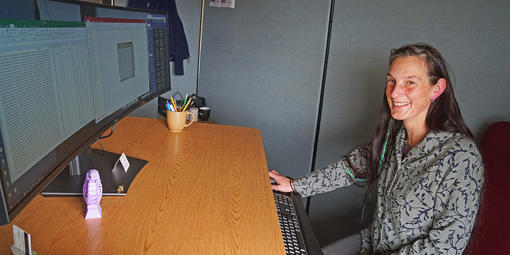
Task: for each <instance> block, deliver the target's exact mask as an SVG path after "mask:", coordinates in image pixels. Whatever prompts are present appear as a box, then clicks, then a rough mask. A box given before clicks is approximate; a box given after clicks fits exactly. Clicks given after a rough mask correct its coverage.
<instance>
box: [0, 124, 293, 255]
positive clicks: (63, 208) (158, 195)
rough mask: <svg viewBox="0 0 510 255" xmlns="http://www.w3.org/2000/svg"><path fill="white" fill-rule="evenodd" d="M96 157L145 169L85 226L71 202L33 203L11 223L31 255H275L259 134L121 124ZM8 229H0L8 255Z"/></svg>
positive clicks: (276, 231) (278, 246) (275, 231)
mask: <svg viewBox="0 0 510 255" xmlns="http://www.w3.org/2000/svg"><path fill="white" fill-rule="evenodd" d="M102 141H103V146H104V147H105V149H106V150H108V151H111V152H115V153H122V152H124V153H126V155H128V156H133V157H137V158H141V159H145V160H148V161H149V163H148V164H147V165H146V166H145V167H144V168H143V169H142V170H141V171H140V173H139V174H138V175H137V177H136V178H135V180H134V182H133V183H132V185H131V187H130V190H129V192H128V194H127V196H126V197H103V198H102V200H101V207H102V210H103V217H102V218H101V219H93V220H85V219H84V215H85V204H84V202H83V199H82V198H78V197H42V196H40V195H38V196H37V197H36V198H35V199H34V200H33V201H32V202H30V204H29V205H28V206H27V207H26V208H25V209H24V210H23V211H22V212H21V213H20V214H19V215H18V216H17V217H16V218H15V219H14V222H13V223H14V224H16V225H18V226H19V227H21V228H22V229H24V230H25V231H27V232H28V233H29V234H31V236H32V247H33V248H34V250H36V251H37V252H38V254H285V251H284V246H283V240H282V237H281V232H280V228H279V224H278V218H277V215H276V209H275V205H274V202H273V195H272V191H271V187H270V183H269V179H268V175H267V165H266V158H265V154H264V149H263V144H262V138H261V135H260V132H259V131H258V130H257V129H253V128H242V127H233V126H224V125H215V124H206V123H194V124H193V125H191V126H190V127H188V128H185V130H184V131H183V132H182V133H171V132H169V130H168V129H167V127H166V125H165V122H164V120H161V119H145V118H135V117H127V118H124V119H123V120H122V121H120V122H119V124H117V127H116V128H115V133H114V135H113V136H112V137H111V138H108V139H104V140H102ZM11 243H12V223H11V224H9V225H4V226H1V227H0V245H1V246H0V254H8V253H7V252H8V251H9V247H10V245H11Z"/></svg>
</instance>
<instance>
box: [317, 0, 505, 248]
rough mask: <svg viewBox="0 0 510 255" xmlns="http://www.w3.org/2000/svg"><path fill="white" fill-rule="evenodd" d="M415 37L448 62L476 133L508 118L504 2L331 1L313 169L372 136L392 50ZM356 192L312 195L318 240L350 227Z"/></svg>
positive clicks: (358, 200) (334, 236) (351, 229)
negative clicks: (326, 58)
mask: <svg viewBox="0 0 510 255" xmlns="http://www.w3.org/2000/svg"><path fill="white" fill-rule="evenodd" d="M416 42H427V43H430V44H432V45H433V46H435V47H436V48H438V49H439V51H441V52H442V53H443V55H444V57H445V58H446V59H447V60H448V62H449V64H450V66H451V69H452V71H453V72H454V74H455V82H454V83H455V85H454V89H455V93H456V96H457V99H458V102H459V104H460V107H461V110H462V114H463V116H464V118H465V120H466V122H467V124H468V125H469V126H470V128H471V129H472V131H473V132H474V133H475V134H476V135H478V136H479V135H480V134H481V133H482V132H483V131H484V130H485V127H486V125H487V124H488V123H489V122H490V121H494V120H497V119H500V120H501V119H503V120H509V119H510V111H509V109H510V100H508V96H509V95H510V86H509V85H510V72H509V66H510V47H509V45H510V2H508V1H490V2H480V1H475V0H469V1H465V0H462V1H461V0H455V1H447V2H444V1H426V2H413V3H412V4H409V2H408V1H403V0H390V1H383V2H374V1H368V0H362V1H359V0H356V1H336V6H335V9H334V20H333V27H332V37H331V46H330V55H329V67H328V73H327V78H326V87H325V96H324V108H323V111H322V121H321V125H320V135H319V144H318V150H317V161H316V167H317V168H319V167H324V166H326V165H327V164H328V163H330V162H331V161H333V160H336V159H337V158H338V156H339V155H342V154H345V153H347V152H349V151H350V150H351V149H352V148H354V147H355V146H356V145H358V144H361V143H365V142H369V141H370V139H371V136H372V134H373V131H374V128H375V122H376V118H377V112H378V109H379V106H380V104H381V101H382V96H383V91H384V86H385V75H386V72H387V70H388V69H387V68H388V56H389V54H390V50H391V49H392V48H397V47H399V46H402V45H404V44H408V43H416ZM362 194H363V191H362V190H361V189H359V188H352V187H351V188H348V189H344V190H339V191H336V192H332V193H329V194H326V195H320V196H316V197H314V198H312V200H311V208H310V216H311V218H312V222H313V225H314V228H315V230H316V234H317V236H318V239H319V241H320V242H321V243H322V244H327V243H330V242H332V241H334V240H335V239H338V238H341V237H344V236H346V235H349V234H351V233H354V232H356V230H357V227H358V226H357V222H358V216H359V213H360V206H359V205H360V203H361V200H362ZM343 216H345V217H343ZM325 223H327V224H325Z"/></svg>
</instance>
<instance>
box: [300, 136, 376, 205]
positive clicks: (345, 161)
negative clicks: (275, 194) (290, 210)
mask: <svg viewBox="0 0 510 255" xmlns="http://www.w3.org/2000/svg"><path fill="white" fill-rule="evenodd" d="M369 159H370V145H369V144H367V145H361V146H358V147H357V148H355V149H354V150H352V151H351V152H350V153H348V154H347V155H345V156H343V157H341V158H340V160H339V161H338V162H335V163H332V164H330V165H328V166H327V167H325V168H322V169H319V170H316V171H313V172H311V173H309V174H307V175H305V176H303V177H300V178H298V179H296V180H294V187H295V189H296V192H298V193H299V194H300V195H301V196H303V197H307V196H312V195H317V194H320V193H325V192H329V191H332V190H335V189H337V188H341V187H345V186H348V185H351V184H352V182H351V178H350V177H349V176H348V174H347V173H346V171H347V170H349V171H351V172H352V173H353V174H354V173H358V174H362V173H364V172H366V171H367V167H368V162H369Z"/></svg>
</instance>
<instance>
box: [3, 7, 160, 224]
mask: <svg viewBox="0 0 510 255" xmlns="http://www.w3.org/2000/svg"><path fill="white" fill-rule="evenodd" d="M35 2H36V6H35V8H34V9H35V10H37V13H36V15H35V17H38V18H39V19H38V20H37V19H34V20H27V19H1V17H0V77H2V78H1V79H0V134H1V135H0V170H1V177H0V179H1V183H0V185H1V189H0V195H1V197H0V199H1V201H0V224H7V223H8V222H10V221H11V220H12V219H13V218H14V217H15V216H16V215H17V214H18V213H19V212H20V211H21V210H22V209H23V208H24V207H25V206H26V205H27V204H28V203H29V202H30V201H31V200H32V199H33V198H34V197H35V196H36V195H37V194H39V193H40V192H41V191H42V190H43V189H44V188H45V187H46V186H47V185H48V184H49V183H50V182H51V181H52V180H53V179H54V178H55V177H56V176H57V175H59V173H60V172H61V171H62V170H63V169H64V168H68V165H69V164H70V162H71V161H73V159H75V158H76V157H77V156H78V155H79V154H80V153H81V154H83V152H84V151H87V150H88V147H89V146H90V145H91V144H92V143H94V142H95V141H96V139H97V138H98V137H100V136H101V135H102V134H103V133H104V132H105V131H106V130H108V129H109V128H111V127H112V126H113V125H114V124H115V123H116V122H117V121H119V120H120V119H122V118H123V117H124V116H126V115H127V114H129V113H130V112H131V111H133V110H134V109H136V108H138V107H140V106H141V105H143V104H145V103H147V102H148V101H150V100H152V99H154V98H156V97H157V96H159V95H161V94H162V93H165V92H167V91H169V90H170V71H169V54H168V39H167V38H168V25H167V22H166V21H167V16H166V13H162V12H157V11H150V12H148V11H144V10H134V9H126V8H121V7H109V6H102V5H97V4H89V3H83V2H71V1H49V0H38V1H35ZM142 166H143V165H142ZM82 174H83V173H82ZM133 178H134V177H133ZM79 189H81V187H79Z"/></svg>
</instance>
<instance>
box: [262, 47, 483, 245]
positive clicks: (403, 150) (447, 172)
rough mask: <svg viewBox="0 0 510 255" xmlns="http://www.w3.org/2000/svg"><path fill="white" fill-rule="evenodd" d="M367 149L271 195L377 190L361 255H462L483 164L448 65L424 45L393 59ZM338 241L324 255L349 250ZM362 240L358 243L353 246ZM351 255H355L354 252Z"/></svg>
mask: <svg viewBox="0 0 510 255" xmlns="http://www.w3.org/2000/svg"><path fill="white" fill-rule="evenodd" d="M389 64H390V67H389V70H388V73H387V77H386V90H385V93H384V100H383V103H382V106H381V110H380V113H379V118H378V123H377V125H378V126H377V130H376V133H375V135H374V137H373V140H372V143H371V144H367V145H361V146H359V147H357V148H355V149H354V150H353V151H352V152H350V153H348V154H347V155H345V156H344V157H342V158H340V160H339V161H338V162H334V163H332V164H330V165H329V166H327V167H325V168H323V169H319V170H316V171H314V172H312V173H310V174H307V175H305V176H303V177H300V178H297V179H295V180H290V179H288V178H286V177H283V176H281V175H280V174H278V173H277V172H276V171H271V172H270V173H269V175H270V176H271V177H272V178H273V179H274V180H275V181H276V182H277V184H276V185H273V189H274V190H278V191H283V192H290V191H295V192H297V193H299V194H301V195H302V196H311V195H316V194H320V193H324V192H328V191H332V190H334V189H337V188H340V187H345V186H347V185H351V184H353V183H356V184H361V185H364V186H365V187H367V190H369V189H370V188H369V187H370V186H371V185H373V184H377V201H376V208H375V212H374V214H373V221H372V223H371V225H370V226H369V227H368V228H367V229H363V230H361V253H362V254H386V253H399V254H462V252H463V250H464V249H465V247H466V245H467V243H468V241H469V238H470V236H471V230H472V228H473V225H474V222H475V219H476V216H477V214H478V207H479V197H480V192H481V189H482V184H483V176H484V169H483V163H482V159H481V156H480V153H479V151H478V148H477V145H476V143H475V142H474V141H473V136H472V134H471V132H470V131H469V128H468V127H467V126H466V124H465V123H464V120H463V119H462V116H461V114H460V110H459V107H458V104H457V101H456V99H455V96H454V94H453V89H452V86H451V81H450V77H449V74H448V71H447V69H446V62H445V61H444V59H443V57H442V56H441V54H439V52H438V51H437V50H436V49H434V48H433V47H431V46H429V45H426V44H413V45H406V46H403V47H401V48H399V49H395V50H393V51H392V52H391V56H390V62H389ZM350 240H351V241H349V243H351V244H349V247H345V244H346V242H344V241H343V240H339V241H338V242H336V243H333V244H332V245H330V246H328V247H326V248H325V249H324V251H325V253H326V254H329V253H331V254H335V253H338V252H339V251H342V252H344V251H345V250H346V248H347V249H349V248H351V249H352V240H356V238H354V239H352V238H350ZM358 240H359V239H358ZM354 248H355V249H357V250H356V251H355V252H358V253H359V247H354Z"/></svg>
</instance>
